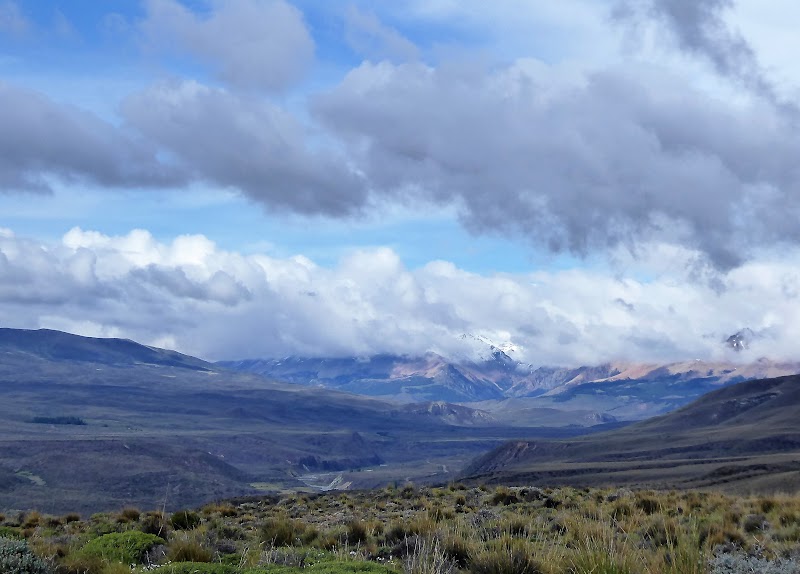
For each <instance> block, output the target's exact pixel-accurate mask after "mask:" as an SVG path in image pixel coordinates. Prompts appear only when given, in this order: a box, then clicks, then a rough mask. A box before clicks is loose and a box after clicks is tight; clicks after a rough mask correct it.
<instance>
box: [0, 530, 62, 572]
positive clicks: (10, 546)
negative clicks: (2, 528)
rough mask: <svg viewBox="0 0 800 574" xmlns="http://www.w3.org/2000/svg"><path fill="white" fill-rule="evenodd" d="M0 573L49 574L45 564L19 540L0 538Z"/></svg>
mask: <svg viewBox="0 0 800 574" xmlns="http://www.w3.org/2000/svg"><path fill="white" fill-rule="evenodd" d="M0 572H2V573H3V574H50V572H51V570H50V568H49V567H48V566H47V564H45V562H44V561H43V560H42V559H41V558H39V557H38V556H36V555H35V554H34V553H33V552H31V549H30V548H28V545H27V543H25V542H23V541H21V540H11V539H9V538H0Z"/></svg>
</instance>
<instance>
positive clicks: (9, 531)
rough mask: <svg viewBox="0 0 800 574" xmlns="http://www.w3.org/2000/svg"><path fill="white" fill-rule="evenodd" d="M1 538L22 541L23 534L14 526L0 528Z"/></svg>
mask: <svg viewBox="0 0 800 574" xmlns="http://www.w3.org/2000/svg"><path fill="white" fill-rule="evenodd" d="M0 538H11V539H13V540H22V533H21V532H20V530H19V528H14V527H13V526H0Z"/></svg>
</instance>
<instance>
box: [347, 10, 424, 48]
mask: <svg viewBox="0 0 800 574" xmlns="http://www.w3.org/2000/svg"><path fill="white" fill-rule="evenodd" d="M345 21H346V24H347V30H346V38H347V42H348V44H350V46H351V47H352V48H353V49H354V50H355V51H356V52H358V53H359V54H361V55H362V56H364V57H365V58H367V59H369V60H393V61H397V60H399V61H406V60H416V59H417V58H419V55H420V52H419V49H418V48H417V47H416V46H415V45H414V43H413V42H411V41H410V40H409V39H408V38H406V37H405V36H403V35H402V34H400V32H398V31H397V30H395V29H394V28H391V27H389V26H386V25H385V24H384V23H383V22H381V21H380V19H379V18H378V17H377V16H376V15H375V14H374V13H372V12H365V11H363V10H360V9H359V8H358V7H357V6H356V5H355V4H351V5H350V7H349V8H348V10H347V16H346V19H345Z"/></svg>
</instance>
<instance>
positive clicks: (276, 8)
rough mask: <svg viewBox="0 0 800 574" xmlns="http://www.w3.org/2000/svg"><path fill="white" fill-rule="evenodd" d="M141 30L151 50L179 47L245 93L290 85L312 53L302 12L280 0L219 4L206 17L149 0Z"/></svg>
mask: <svg viewBox="0 0 800 574" xmlns="http://www.w3.org/2000/svg"><path fill="white" fill-rule="evenodd" d="M142 29H143V31H144V33H145V34H146V37H147V38H148V41H149V43H150V44H151V45H152V46H154V47H155V48H157V49H163V50H167V51H169V52H173V49H174V47H175V46H176V45H177V46H179V47H181V48H182V49H183V50H185V51H186V52H188V53H189V54H190V55H192V56H194V57H196V58H197V59H198V61H199V62H201V63H202V64H209V65H210V66H211V67H212V69H213V71H214V73H215V74H216V75H217V76H218V77H219V78H221V79H222V80H223V81H225V82H228V83H230V84H231V85H233V86H236V87H239V88H244V89H247V90H269V91H271V90H282V89H284V88H286V87H288V86H290V85H292V84H293V83H294V82H296V81H297V80H298V79H300V78H301V77H302V74H303V72H304V71H305V69H306V68H307V66H308V65H309V64H310V63H311V60H312V59H313V55H314V41H313V39H312V38H311V35H310V34H309V33H308V30H307V29H306V25H305V22H304V20H303V15H302V13H301V12H300V11H299V10H297V9H296V8H294V7H293V6H291V5H290V4H288V3H286V2H284V1H283V0H225V1H222V0H218V1H216V2H214V3H213V4H212V9H211V11H210V13H208V14H206V15H201V14H198V13H197V12H193V11H191V10H189V9H188V8H186V7H185V6H183V5H182V4H181V3H180V2H177V1H176V0H149V1H148V2H147V18H146V19H145V21H144V22H143V23H142Z"/></svg>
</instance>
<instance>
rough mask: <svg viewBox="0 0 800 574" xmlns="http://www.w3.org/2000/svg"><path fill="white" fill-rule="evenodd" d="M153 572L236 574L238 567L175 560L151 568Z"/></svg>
mask: <svg viewBox="0 0 800 574" xmlns="http://www.w3.org/2000/svg"><path fill="white" fill-rule="evenodd" d="M151 572H153V574H236V572H237V569H236V568H234V567H233V566H226V565H225V564H207V563H203V562H175V563H173V564H167V565H165V566H159V567H158V568H156V569H155V570H151Z"/></svg>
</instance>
